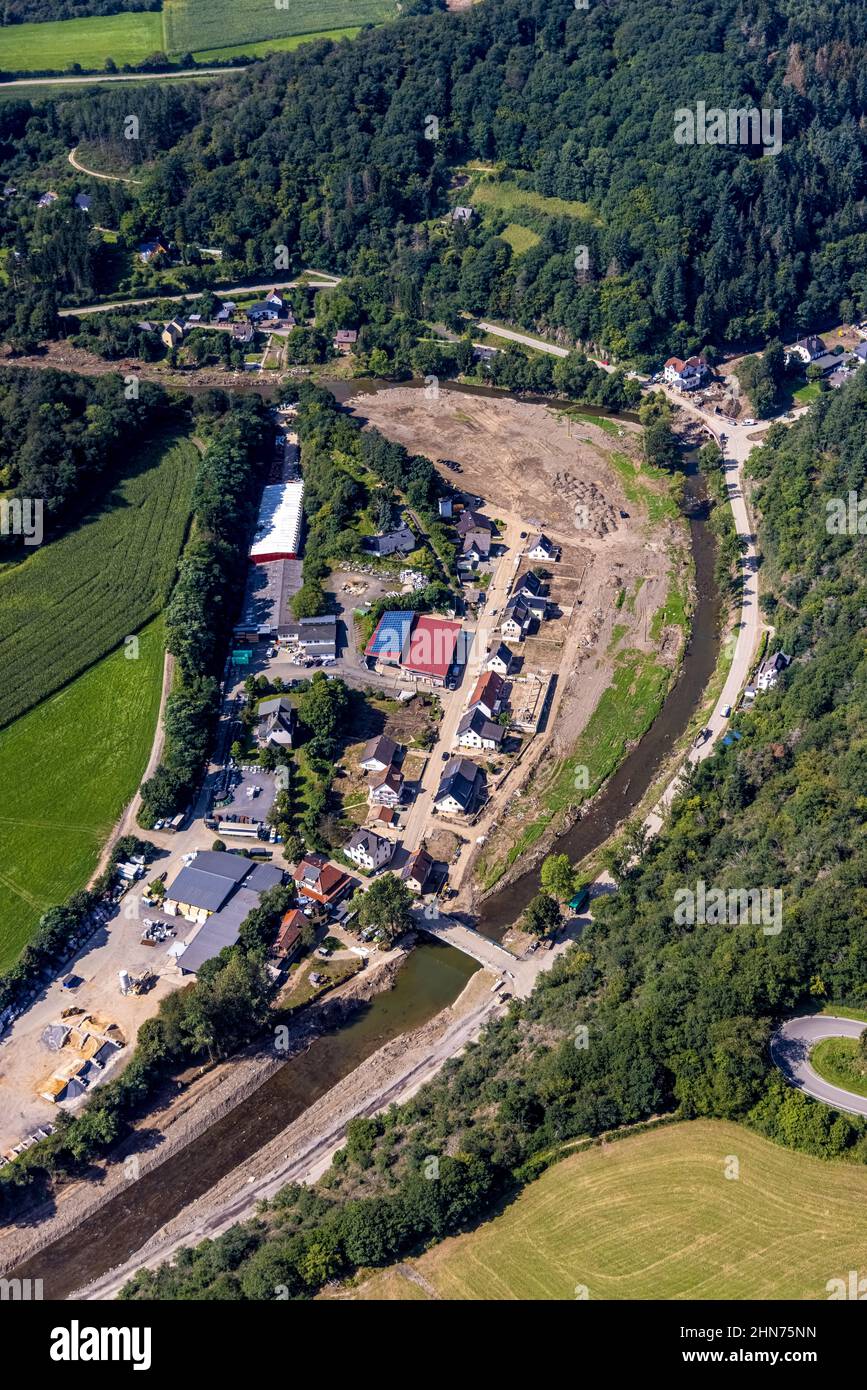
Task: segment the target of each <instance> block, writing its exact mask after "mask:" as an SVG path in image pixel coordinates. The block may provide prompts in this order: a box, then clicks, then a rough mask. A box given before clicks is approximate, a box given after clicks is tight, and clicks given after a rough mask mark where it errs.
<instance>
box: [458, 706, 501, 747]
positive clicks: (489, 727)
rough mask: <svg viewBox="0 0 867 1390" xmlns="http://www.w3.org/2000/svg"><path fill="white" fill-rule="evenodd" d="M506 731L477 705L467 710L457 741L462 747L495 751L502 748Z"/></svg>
mask: <svg viewBox="0 0 867 1390" xmlns="http://www.w3.org/2000/svg"><path fill="white" fill-rule="evenodd" d="M505 737H506V731H505V729H504V728H503V727H502V725H500V724H495V723H494V722H493V721H492V720H490V719H489V718H488V716H487V715H486V714H485V713H484V711H483V710H481V709H479V708H478V707H476V708H475V709H471V710H467V712H466V714H465V715H464V717H463V719H462V720H461V722H460V724H459V725H458V729H457V733H456V735H455V742H456V743H458V744H459V746H460V747H461V748H485V749H488V750H489V751H495V750H496V749H498V748H500V747H501V745H502V742H503V739H504V738H505Z"/></svg>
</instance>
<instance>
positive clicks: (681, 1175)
mask: <svg viewBox="0 0 867 1390" xmlns="http://www.w3.org/2000/svg"><path fill="white" fill-rule="evenodd" d="M730 1156H734V1157H735V1158H736V1159H737V1161H738V1164H739V1176H738V1177H737V1178H736V1179H730V1178H727V1177H726V1175H725V1174H726V1168H727V1165H728V1166H729V1171H731V1165H730ZM865 1261H867V1171H865V1170H864V1168H863V1167H858V1166H856V1165H848V1164H842V1163H841V1164H836V1163H823V1162H822V1161H821V1160H819V1159H815V1158H808V1157H807V1156H806V1155H804V1154H799V1153H793V1152H790V1151H789V1150H787V1149H783V1148H778V1147H777V1146H776V1145H775V1144H771V1143H769V1142H768V1141H767V1140H765V1139H760V1138H758V1136H756V1135H754V1134H750V1133H749V1131H748V1130H745V1129H742V1128H741V1127H739V1126H738V1125H733V1124H727V1123H723V1122H721V1121H712V1120H700V1121H695V1122H693V1123H692V1124H683V1125H672V1126H668V1127H666V1128H664V1129H660V1130H656V1131H653V1132H650V1133H647V1134H641V1135H636V1136H635V1138H631V1139H624V1140H622V1141H621V1142H619V1143H615V1144H607V1145H604V1146H603V1147H601V1148H593V1149H590V1150H588V1151H587V1152H585V1153H582V1154H577V1155H576V1156H575V1157H574V1158H570V1159H566V1160H564V1162H562V1163H559V1164H557V1165H556V1166H555V1167H554V1168H551V1169H549V1171H548V1172H547V1173H545V1174H543V1176H542V1177H541V1178H539V1179H538V1180H537V1181H536V1182H534V1183H531V1184H530V1185H529V1186H528V1187H526V1188H525V1189H524V1191H523V1192H522V1193H521V1195H520V1196H519V1197H518V1198H517V1200H516V1201H515V1202H514V1203H512V1205H511V1206H508V1207H507V1208H506V1209H505V1210H504V1211H503V1212H502V1213H501V1214H500V1215H498V1216H497V1217H495V1219H494V1220H492V1221H489V1222H487V1223H486V1224H484V1225H483V1226H480V1227H479V1228H478V1229H477V1230H475V1231H472V1232H470V1233H469V1234H467V1235H462V1236H457V1237H455V1238H453V1239H450V1240H447V1241H444V1242H443V1243H442V1244H441V1245H439V1246H436V1247H435V1248H434V1249H432V1250H430V1251H428V1252H427V1253H426V1254H424V1255H422V1256H421V1258H420V1259H418V1260H412V1261H410V1262H408V1263H407V1264H405V1265H401V1266H398V1267H397V1268H396V1269H392V1270H386V1271H384V1272H383V1273H382V1274H377V1275H375V1276H374V1277H373V1278H371V1279H370V1280H368V1281H367V1282H365V1283H362V1284H360V1285H359V1286H358V1287H357V1288H355V1289H342V1290H340V1291H338V1292H337V1294H336V1295H333V1296H337V1297H339V1298H362V1299H405V1298H406V1299H418V1298H420V1297H422V1298H443V1299H496V1300H502V1299H532V1300H549V1299H566V1300H570V1301H571V1300H574V1299H575V1298H576V1297H587V1296H589V1298H591V1299H609V1300H611V1299H614V1300H619V1299H655V1300H672V1299H675V1300H676V1299H690V1298H695V1299H714V1298H722V1299H751V1298H755V1299H797V1300H809V1299H826V1298H827V1297H828V1291H827V1289H826V1285H827V1283H828V1281H829V1280H831V1279H834V1278H841V1277H842V1278H846V1276H847V1273H848V1271H849V1270H850V1269H863V1268H864V1264H865ZM582 1286H583V1288H584V1289H586V1290H587V1294H585V1295H582V1293H581V1287H582Z"/></svg>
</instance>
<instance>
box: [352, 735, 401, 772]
mask: <svg viewBox="0 0 867 1390" xmlns="http://www.w3.org/2000/svg"><path fill="white" fill-rule="evenodd" d="M398 751H399V746H398V744H396V743H395V742H394V740H393V739H390V738H388V737H386V735H385V734H380V735H379V737H378V738H372V739H371V740H370V742H369V743H366V744H365V745H364V748H363V749H362V750H361V761H360V764H359V766H360V767H362V768H363V769H364V771H365V772H386V771H387V770H388V768H390V767H391V765H392V763H393V762H394V760H395V758H396V757H397V754H398Z"/></svg>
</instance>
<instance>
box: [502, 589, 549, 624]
mask: <svg viewBox="0 0 867 1390" xmlns="http://www.w3.org/2000/svg"><path fill="white" fill-rule="evenodd" d="M519 597H520V598H521V599H522V600H523V601H524V603H525V604H526V606H527V607H528V608H529V610H530V612H531V613H532V615H533V617H534V618H538V619H539V622H542V620H543V619H544V618H547V616H548V600H547V599H546V597H545V595H544V594H539V595H538V596H536V595H535V594H521V595H520V596H519ZM507 606H508V605H507Z"/></svg>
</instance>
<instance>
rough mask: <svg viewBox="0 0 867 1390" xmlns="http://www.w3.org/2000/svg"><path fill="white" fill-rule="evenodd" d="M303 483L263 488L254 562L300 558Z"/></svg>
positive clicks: (254, 541)
mask: <svg viewBox="0 0 867 1390" xmlns="http://www.w3.org/2000/svg"><path fill="white" fill-rule="evenodd" d="M303 499H304V484H303V483H298V482H294V483H270V484H269V485H268V486H267V487H266V488H265V489H264V490H263V492H262V502H261V505H260V507H259V519H258V521H257V522H256V534H255V536H254V538H253V544H252V545H251V547H250V559H251V560H252V562H253V564H254V565H261V564H266V563H267V562H268V561H270V560H297V559H298V556H299V555H300V553H301V522H302V516H303V512H302V502H303Z"/></svg>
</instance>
